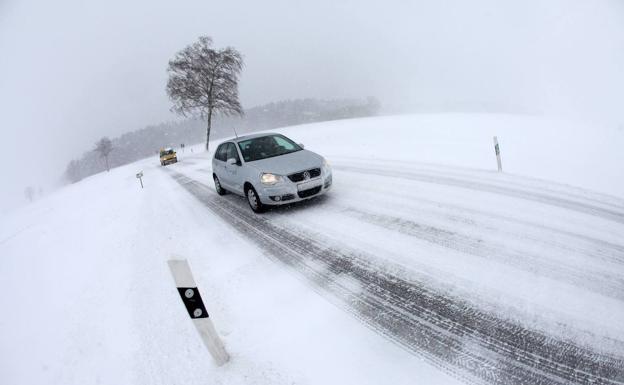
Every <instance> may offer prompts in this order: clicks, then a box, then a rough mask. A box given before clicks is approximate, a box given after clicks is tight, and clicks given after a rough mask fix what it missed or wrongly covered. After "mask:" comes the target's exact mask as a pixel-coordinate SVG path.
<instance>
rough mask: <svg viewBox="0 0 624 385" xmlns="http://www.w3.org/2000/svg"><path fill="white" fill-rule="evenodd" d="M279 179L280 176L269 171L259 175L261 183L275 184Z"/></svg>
mask: <svg viewBox="0 0 624 385" xmlns="http://www.w3.org/2000/svg"><path fill="white" fill-rule="evenodd" d="M280 180H282V177H281V176H279V175H275V174H271V173H268V172H265V173H262V174H261V175H260V182H262V184H268V185H272V184H276V183H277V182H279V181H280Z"/></svg>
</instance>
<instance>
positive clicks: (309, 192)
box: [297, 186, 323, 198]
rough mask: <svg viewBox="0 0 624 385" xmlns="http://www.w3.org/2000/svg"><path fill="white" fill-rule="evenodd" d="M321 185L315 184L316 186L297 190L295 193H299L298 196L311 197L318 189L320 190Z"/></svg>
mask: <svg viewBox="0 0 624 385" xmlns="http://www.w3.org/2000/svg"><path fill="white" fill-rule="evenodd" d="M321 187H323V186H316V187H314V188H311V189H308V190H303V191H299V192H298V193H297V195H299V198H307V197H311V196H312V195H314V194H318V193H319V191H321Z"/></svg>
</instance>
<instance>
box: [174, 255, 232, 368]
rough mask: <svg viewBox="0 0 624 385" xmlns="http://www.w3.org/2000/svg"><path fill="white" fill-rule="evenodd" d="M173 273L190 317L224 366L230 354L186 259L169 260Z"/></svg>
mask: <svg viewBox="0 0 624 385" xmlns="http://www.w3.org/2000/svg"><path fill="white" fill-rule="evenodd" d="M167 264H169V269H170V270H171V275H172V276H173V280H174V281H175V285H176V287H177V289H178V293H179V294H180V298H181V299H182V303H183V304H184V307H185V308H186V310H187V312H188V314H189V317H191V320H192V321H193V323H194V324H195V328H196V329H197V332H198V333H199V336H200V337H201V339H202V341H203V342H204V345H205V346H206V348H207V349H208V351H209V352H210V354H211V355H212V358H213V359H214V360H215V363H216V364H217V366H222V365H223V364H225V363H226V362H228V361H229V360H230V356H229V354H228V353H227V351H226V350H225V347H224V346H223V342H221V339H220V338H219V335H218V334H217V331H216V330H215V327H214V324H213V323H212V320H211V319H210V318H209V316H208V311H207V310H206V306H204V301H202V298H201V295H200V294H199V290H198V289H197V284H196V283H195V279H193V273H192V272H191V268H190V267H189V264H188V262H187V260H186V259H182V260H180V259H171V260H169V261H167Z"/></svg>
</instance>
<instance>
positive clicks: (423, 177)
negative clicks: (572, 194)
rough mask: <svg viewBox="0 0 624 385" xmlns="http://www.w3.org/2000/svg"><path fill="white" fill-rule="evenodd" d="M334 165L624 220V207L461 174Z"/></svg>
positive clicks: (336, 167) (349, 169) (359, 171)
mask: <svg viewBox="0 0 624 385" xmlns="http://www.w3.org/2000/svg"><path fill="white" fill-rule="evenodd" d="M333 168H334V169H336V170H341V171H346V172H354V173H359V174H368V175H379V176H385V177H398V178H403V179H409V180H417V181H420V182H425V183H432V184H438V185H446V186H453V187H461V188H466V189H470V190H477V191H484V192H490V193H494V194H501V195H507V196H510V197H514V198H520V199H524V200H530V201H534V202H539V203H544V204H547V205H550V206H556V207H561V208H565V209H568V210H573V211H577V212H580V213H584V214H589V215H593V216H596V217H600V218H603V219H608V220H611V221H614V222H617V223H622V224H624V212H623V211H620V210H614V209H608V208H605V207H600V206H597V205H593V204H589V203H584V202H579V201H575V200H571V199H567V198H563V197H557V196H554V195H548V194H543V193H539V192H535V191H527V190H521V189H514V188H508V187H504V186H501V185H496V184H489V183H484V182H476V181H468V180H464V179H460V178H451V177H448V176H440V175H431V174H427V173H419V172H410V171H396V170H395V169H385V170H382V169H374V168H364V167H357V166H344V165H334V166H333Z"/></svg>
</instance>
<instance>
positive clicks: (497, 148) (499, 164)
mask: <svg viewBox="0 0 624 385" xmlns="http://www.w3.org/2000/svg"><path fill="white" fill-rule="evenodd" d="M494 152H496V163H497V164H498V172H503V164H502V163H501V156H500V147H499V146H498V138H497V137H496V136H495V137H494Z"/></svg>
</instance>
